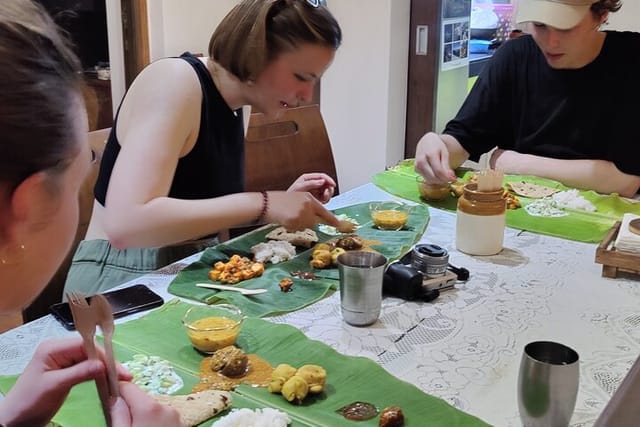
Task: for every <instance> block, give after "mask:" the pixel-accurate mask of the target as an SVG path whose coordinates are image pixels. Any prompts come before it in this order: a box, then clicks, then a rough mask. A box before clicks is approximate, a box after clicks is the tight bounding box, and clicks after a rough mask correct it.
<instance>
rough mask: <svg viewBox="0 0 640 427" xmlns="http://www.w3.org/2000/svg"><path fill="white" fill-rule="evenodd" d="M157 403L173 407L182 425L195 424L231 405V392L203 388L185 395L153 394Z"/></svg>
mask: <svg viewBox="0 0 640 427" xmlns="http://www.w3.org/2000/svg"><path fill="white" fill-rule="evenodd" d="M153 397H154V398H155V399H156V400H157V401H158V402H159V403H161V404H163V405H168V406H171V407H172V408H174V409H175V410H176V411H178V413H179V414H180V421H181V422H182V425H183V426H197V425H199V424H201V423H203V422H205V421H206V420H208V419H209V418H213V417H214V416H216V415H217V414H219V413H220V412H222V411H224V410H225V409H227V408H229V407H230V406H231V401H232V399H231V394H230V393H229V392H226V391H218V390H205V391H200V392H198V393H192V394H187V395H176V396H172V395H155V396H153Z"/></svg>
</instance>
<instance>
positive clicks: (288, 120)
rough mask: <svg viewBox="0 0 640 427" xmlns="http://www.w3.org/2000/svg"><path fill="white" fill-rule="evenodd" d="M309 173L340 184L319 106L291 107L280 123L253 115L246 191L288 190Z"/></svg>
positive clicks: (246, 147)
mask: <svg viewBox="0 0 640 427" xmlns="http://www.w3.org/2000/svg"><path fill="white" fill-rule="evenodd" d="M307 172H324V173H326V174H327V175H329V176H330V177H332V178H333V179H334V180H335V181H336V184H337V183H338V177H337V174H336V165H335V162H334V159H333V151H332V150H331V143H330V141H329V135H328V134H327V129H326V127H325V125H324V120H322V115H321V114H320V107H319V106H318V105H317V104H316V105H308V106H303V107H297V108H289V109H287V110H286V111H285V112H284V114H283V115H282V116H281V117H280V118H279V119H277V120H268V119H267V118H266V117H265V116H264V114H262V113H254V114H252V115H251V118H250V120H249V128H248V129H247V135H246V138H245V190H246V191H263V190H286V189H287V188H289V186H290V185H291V184H292V183H293V181H295V179H296V178H298V177H299V176H300V175H302V174H303V173H307ZM336 192H337V188H336Z"/></svg>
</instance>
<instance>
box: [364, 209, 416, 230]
mask: <svg viewBox="0 0 640 427" xmlns="http://www.w3.org/2000/svg"><path fill="white" fill-rule="evenodd" d="M369 211H370V212H371V219H372V220H373V223H374V224H375V225H376V227H378V228H379V229H381V230H401V229H402V228H404V226H405V225H406V224H407V221H408V220H409V212H410V211H411V206H410V205H406V204H404V203H399V202H372V203H370V204H369Z"/></svg>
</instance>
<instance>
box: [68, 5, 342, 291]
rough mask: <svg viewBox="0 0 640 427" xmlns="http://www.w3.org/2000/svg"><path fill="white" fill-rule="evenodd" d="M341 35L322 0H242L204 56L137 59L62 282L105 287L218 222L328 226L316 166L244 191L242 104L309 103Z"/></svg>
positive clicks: (273, 112)
mask: <svg viewBox="0 0 640 427" xmlns="http://www.w3.org/2000/svg"><path fill="white" fill-rule="evenodd" d="M341 38H342V34H341V30H340V27H339V25H338V23H337V22H336V21H335V19H334V18H333V16H332V15H331V13H330V12H329V10H328V9H327V8H326V7H325V6H324V4H323V2H319V1H311V0H279V1H275V2H274V1H267V0H243V1H241V2H240V3H239V4H238V5H237V6H235V7H234V8H233V9H232V10H231V11H230V12H229V14H228V15H227V16H226V17H225V18H224V19H223V20H222V22H221V23H220V25H219V26H218V27H217V29H216V30H215V32H214V34H213V35H212V37H211V40H210V42H209V55H208V57H207V58H196V57H194V56H192V55H190V54H188V53H187V54H183V55H182V56H181V57H179V58H167V59H162V60H159V61H156V62H154V63H152V64H151V65H149V66H148V67H146V68H145V69H144V70H143V71H142V72H141V73H140V75H139V76H138V77H137V78H136V80H135V81H134V83H133V84H132V85H131V87H130V88H129V90H128V92H127V94H126V95H125V97H124V99H123V101H122V103H121V105H120V107H119V109H118V113H117V115H116V118H115V121H114V125H113V128H112V131H111V135H110V136H109V139H108V142H107V145H106V148H105V152H104V155H103V159H102V163H101V167H100V174H99V177H98V180H97V184H96V186H95V198H96V201H97V203H96V204H95V208H94V215H93V217H92V221H91V224H90V226H89V232H88V236H87V240H85V241H83V242H82V243H81V245H80V247H79V248H78V251H77V252H76V254H75V256H74V260H73V264H72V268H71V271H70V273H69V275H68V278H67V283H66V286H65V290H66V291H69V290H81V291H84V292H102V291H104V290H106V289H109V288H111V287H113V286H116V285H119V284H121V283H123V282H124V281H127V280H131V279H133V278H135V277H137V276H140V275H142V274H145V273H147V272H149V271H153V270H155V269H157V268H159V267H162V266H164V265H166V264H169V263H171V262H173V261H175V260H177V259H180V258H183V257H185V256H187V255H189V254H191V253H194V252H197V251H199V250H202V249H203V248H204V247H205V246H207V245H211V244H212V243H215V240H213V241H212V240H205V241H201V240H200V239H202V238H203V236H215V235H216V234H217V233H218V232H219V231H220V230H226V229H229V228H233V227H237V226H242V225H247V224H253V223H260V222H270V223H279V224H281V225H283V226H285V227H287V228H289V229H304V228H306V227H313V226H315V225H316V224H318V223H326V224H330V225H337V223H338V220H337V218H336V217H335V216H334V215H333V214H332V213H331V212H329V211H328V210H327V209H326V208H325V207H324V206H323V203H325V202H327V201H328V200H329V198H330V197H331V196H332V194H333V191H334V188H335V186H336V184H335V182H334V181H333V179H332V178H330V177H329V176H328V175H326V174H324V173H320V172H316V173H309V174H305V175H303V176H301V177H300V178H299V179H298V180H296V181H295V182H294V183H292V185H291V187H290V188H289V190H288V191H269V192H262V193H246V192H243V190H244V183H243V177H244V170H243V168H244V126H243V114H242V107H245V106H250V107H254V108H256V109H258V110H259V111H261V112H262V113H264V114H265V115H267V116H270V117H276V116H278V115H279V114H280V113H281V112H282V111H283V110H284V109H286V108H288V107H295V106H297V105H299V104H301V103H306V102H309V101H310V100H311V96H312V91H313V86H314V85H315V83H316V81H317V80H318V79H319V78H320V77H321V75H322V74H323V73H324V71H325V70H326V68H327V67H328V66H329V65H330V64H331V62H332V61H333V57H334V54H335V51H336V49H337V48H338V46H339V45H340V43H341ZM194 241H195V242H194Z"/></svg>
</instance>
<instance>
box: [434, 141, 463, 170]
mask: <svg viewBox="0 0 640 427" xmlns="http://www.w3.org/2000/svg"><path fill="white" fill-rule="evenodd" d="M440 138H442V140H443V141H444V144H445V145H446V146H447V150H448V151H449V166H451V169H455V168H457V167H458V166H460V165H461V164H463V163H464V162H465V161H467V159H469V153H468V152H467V150H465V149H464V147H462V144H460V142H458V140H457V139H456V138H455V137H453V136H451V135H447V134H442V135H440Z"/></svg>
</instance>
